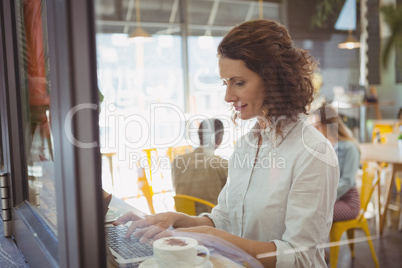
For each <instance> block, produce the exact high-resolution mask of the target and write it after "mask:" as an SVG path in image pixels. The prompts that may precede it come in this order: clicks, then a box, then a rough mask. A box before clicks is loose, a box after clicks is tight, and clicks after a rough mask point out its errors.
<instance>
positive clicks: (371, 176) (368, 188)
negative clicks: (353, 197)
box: [360, 162, 380, 217]
mask: <svg viewBox="0 0 402 268" xmlns="http://www.w3.org/2000/svg"><path fill="white" fill-rule="evenodd" d="M379 181H380V170H379V166H378V165H377V164H376V163H373V162H364V163H363V175H362V186H361V190H360V207H361V213H360V217H362V216H364V212H365V211H366V210H367V205H368V203H369V202H370V199H371V196H372V195H373V192H374V189H375V188H376V187H377V185H378V183H379Z"/></svg>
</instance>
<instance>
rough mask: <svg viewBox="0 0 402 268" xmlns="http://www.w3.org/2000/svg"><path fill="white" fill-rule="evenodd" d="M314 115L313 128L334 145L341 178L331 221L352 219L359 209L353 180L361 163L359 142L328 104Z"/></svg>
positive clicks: (358, 198) (358, 199)
mask: <svg viewBox="0 0 402 268" xmlns="http://www.w3.org/2000/svg"><path fill="white" fill-rule="evenodd" d="M317 117H318V120H317V121H316V125H315V127H316V128H317V129H318V130H319V131H320V132H321V133H322V134H323V135H324V136H325V137H327V139H328V140H329V141H330V142H331V144H332V145H333V146H334V149H335V152H336V154H337V156H338V162H339V170H340V179H339V184H338V188H337V190H336V202H335V206H334V222H337V221H347V220H352V219H355V218H356V217H357V215H359V212H360V197H359V193H358V191H357V189H356V182H355V176H356V172H357V170H358V169H359V165H360V151H359V147H358V143H357V141H356V140H355V139H354V138H353V136H352V135H351V132H350V130H349V129H348V128H347V126H346V125H345V124H344V123H343V121H342V120H341V118H340V117H339V116H338V115H337V113H336V112H335V110H333V109H332V108H331V107H330V106H321V107H320V108H319V109H318V114H317Z"/></svg>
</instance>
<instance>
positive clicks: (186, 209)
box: [173, 194, 215, 216]
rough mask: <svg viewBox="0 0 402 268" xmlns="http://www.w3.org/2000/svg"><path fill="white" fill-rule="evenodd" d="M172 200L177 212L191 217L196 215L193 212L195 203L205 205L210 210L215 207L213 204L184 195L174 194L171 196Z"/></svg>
mask: <svg viewBox="0 0 402 268" xmlns="http://www.w3.org/2000/svg"><path fill="white" fill-rule="evenodd" d="M173 198H174V203H175V207H176V211H177V212H183V213H186V214H188V215H191V216H197V213H196V211H195V203H200V204H204V205H207V206H209V207H211V208H213V207H215V205H214V204H212V203H211V202H209V201H206V200H203V199H200V198H197V197H194V196H190V195H185V194H176V195H175V196H173Z"/></svg>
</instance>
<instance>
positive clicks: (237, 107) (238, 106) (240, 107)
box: [233, 104, 247, 112]
mask: <svg viewBox="0 0 402 268" xmlns="http://www.w3.org/2000/svg"><path fill="white" fill-rule="evenodd" d="M246 106H247V104H245V105H233V108H235V110H236V111H237V112H240V111H241V109H243V108H245V107H246Z"/></svg>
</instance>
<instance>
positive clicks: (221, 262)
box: [106, 196, 251, 268]
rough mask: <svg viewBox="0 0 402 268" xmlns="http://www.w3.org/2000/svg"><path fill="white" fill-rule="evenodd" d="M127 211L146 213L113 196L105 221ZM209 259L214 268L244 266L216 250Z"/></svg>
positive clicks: (112, 219) (138, 213)
mask: <svg viewBox="0 0 402 268" xmlns="http://www.w3.org/2000/svg"><path fill="white" fill-rule="evenodd" d="M128 211H133V212H135V213H136V215H138V216H140V217H145V215H146V214H145V213H144V212H142V211H140V210H138V209H137V208H135V207H133V206H131V205H130V204H128V203H126V202H124V201H123V200H121V199H119V198H116V197H114V196H113V197H112V200H111V201H110V204H109V210H108V212H107V214H106V222H113V221H114V220H115V219H116V218H117V217H119V216H120V215H122V214H124V213H126V212H128ZM207 246H209V245H207ZM250 258H251V256H250ZM210 261H211V262H212V264H213V266H214V268H225V267H234V268H236V267H244V266H242V265H240V264H238V263H236V262H234V261H232V260H230V259H229V258H227V257H225V256H223V255H222V254H220V253H218V252H217V251H216V250H215V251H213V252H211V256H210Z"/></svg>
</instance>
